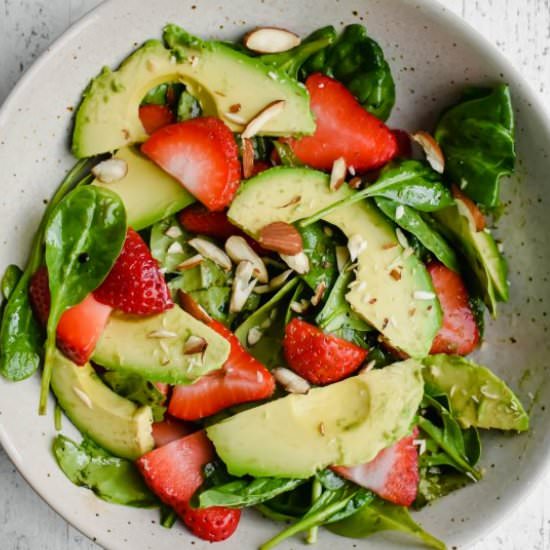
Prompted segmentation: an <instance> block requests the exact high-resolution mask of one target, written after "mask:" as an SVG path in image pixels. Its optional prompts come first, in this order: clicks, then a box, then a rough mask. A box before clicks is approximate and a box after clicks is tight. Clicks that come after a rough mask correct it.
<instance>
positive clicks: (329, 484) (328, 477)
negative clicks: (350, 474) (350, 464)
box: [315, 468, 347, 491]
mask: <svg viewBox="0 0 550 550" xmlns="http://www.w3.org/2000/svg"><path fill="white" fill-rule="evenodd" d="M315 477H316V478H317V480H318V481H319V482H320V483H321V485H322V486H323V487H324V488H325V489H328V490H329V491H336V490H337V489H341V488H342V487H344V486H345V485H346V483H347V481H346V480H345V479H343V478H341V477H340V476H339V475H338V474H336V473H334V472H333V471H332V470H329V469H328V468H325V469H324V470H321V471H320V472H317V474H315Z"/></svg>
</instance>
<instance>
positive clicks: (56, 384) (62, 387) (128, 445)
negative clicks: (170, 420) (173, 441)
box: [51, 352, 154, 460]
mask: <svg viewBox="0 0 550 550" xmlns="http://www.w3.org/2000/svg"><path fill="white" fill-rule="evenodd" d="M51 384H52V390H53V392H54V394H55V397H56V398H57V402H58V403H59V405H60V406H61V408H62V409H63V410H64V411H65V414H66V415H67V416H68V417H69V419H70V420H71V422H72V423H73V424H74V425H75V426H76V427H77V428H78V429H79V430H80V431H81V432H82V433H83V434H86V435H87V436H89V437H90V438H91V439H93V440H94V441H95V442H96V443H98V444H99V445H101V446H102V447H103V448H104V449H106V450H107V451H109V452H111V453H113V454H114V455H117V456H120V457H123V458H128V459H130V460H135V459H136V458H139V457H140V456H141V455H143V454H145V453H147V452H148V451H150V450H151V449H152V448H153V446H154V441H153V436H152V434H151V426H152V423H153V413H152V411H151V407H149V406H145V407H140V406H138V405H136V404H135V403H133V402H132V401H130V400H128V399H125V398H124V397H121V396H120V395H118V394H116V393H115V392H114V391H112V390H110V389H109V388H108V387H107V386H106V385H105V384H104V383H103V382H102V381H101V378H100V377H99V375H98V374H97V373H96V372H95V370H94V369H93V368H92V367H91V366H90V364H89V363H87V364H86V365H84V366H82V367H79V366H77V365H75V364H74V363H72V362H71V361H69V359H67V358H66V357H65V356H64V355H62V354H61V353H59V352H56V355H55V363H54V366H53V369H52V382H51Z"/></svg>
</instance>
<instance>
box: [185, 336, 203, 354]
mask: <svg viewBox="0 0 550 550" xmlns="http://www.w3.org/2000/svg"><path fill="white" fill-rule="evenodd" d="M207 346H208V342H207V341H206V340H205V339H204V338H203V337H202V336H194V335H191V336H189V338H187V340H186V341H185V344H184V345H183V353H184V355H195V354H196V353H203V352H204V350H205V349H206V348H207Z"/></svg>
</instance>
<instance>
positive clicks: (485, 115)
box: [435, 84, 516, 208]
mask: <svg viewBox="0 0 550 550" xmlns="http://www.w3.org/2000/svg"><path fill="white" fill-rule="evenodd" d="M435 139H436V140H437V141H438V142H439V144H440V146H441V148H442V150H443V153H444V155H445V172H446V174H447V176H448V177H449V179H450V180H451V181H453V182H455V183H457V184H459V185H460V188H461V189H462V191H463V192H464V193H466V194H467V195H468V196H469V197H470V198H472V199H473V200H474V201H476V202H478V203H481V204H483V205H485V206H487V207H490V208H493V207H497V206H498V204H499V191H500V178H501V177H502V176H506V175H508V174H511V173H512V172H513V170H514V164H515V159H516V153H515V145H514V110H513V108H512V100H511V97H510V90H509V88H508V86H507V85H505V84H500V85H498V86H496V87H495V88H493V89H487V88H474V89H470V90H468V91H467V93H466V94H465V97H463V99H462V101H461V102H460V103H458V104H457V105H455V106H454V107H451V108H450V109H449V110H447V111H446V112H445V113H444V114H443V115H442V117H441V119H440V121H439V123H438V125H437V129H436V131H435Z"/></svg>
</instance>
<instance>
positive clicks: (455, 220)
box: [432, 198, 509, 315]
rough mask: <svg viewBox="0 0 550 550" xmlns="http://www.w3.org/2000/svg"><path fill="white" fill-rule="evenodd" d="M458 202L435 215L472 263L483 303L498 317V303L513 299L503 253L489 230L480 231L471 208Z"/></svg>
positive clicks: (443, 228)
mask: <svg viewBox="0 0 550 550" xmlns="http://www.w3.org/2000/svg"><path fill="white" fill-rule="evenodd" d="M455 202H456V206H449V207H448V208H445V209H443V210H440V211H438V212H433V213H432V215H433V216H434V218H435V219H436V220H437V222H438V224H439V226H440V228H441V230H442V232H443V233H444V234H445V236H446V237H447V238H448V239H449V240H450V241H451V242H453V243H454V244H455V245H456V246H457V247H458V248H459V250H461V251H462V253H463V254H464V256H465V258H466V259H467V260H468V264H469V265H470V267H471V268H472V271H473V273H474V275H475V278H476V283H477V286H478V287H479V290H480V291H481V293H482V295H483V301H484V302H485V304H486V305H487V307H488V308H489V311H490V312H491V313H492V314H493V315H496V304H497V302H507V301H508V298H509V288H508V281H507V276H508V267H507V265H506V260H505V259H504V257H503V256H502V254H501V253H500V252H499V250H498V246H497V243H496V242H495V239H494V238H493V236H492V235H491V232H490V231H489V229H487V228H485V229H483V230H482V231H477V230H476V227H475V222H474V219H473V217H472V214H471V213H470V210H469V209H468V207H467V206H466V205H465V204H464V202H463V201H462V200H460V199H458V198H455Z"/></svg>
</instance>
